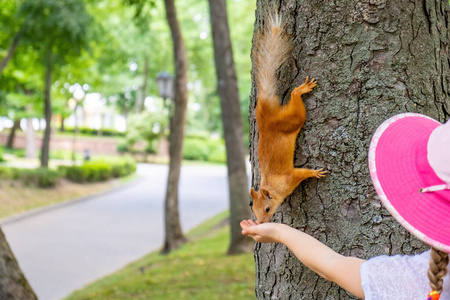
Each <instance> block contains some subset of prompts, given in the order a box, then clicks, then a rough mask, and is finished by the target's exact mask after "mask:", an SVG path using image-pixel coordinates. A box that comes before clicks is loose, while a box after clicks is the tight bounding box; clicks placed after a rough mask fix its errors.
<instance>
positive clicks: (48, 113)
mask: <svg viewBox="0 0 450 300" xmlns="http://www.w3.org/2000/svg"><path fill="white" fill-rule="evenodd" d="M50 56H51V54H50ZM49 61H50V62H48V63H47V67H46V70H45V91H44V117H45V130H44V139H43V140H42V148H41V167H43V168H48V158H49V151H50V134H51V122H52V104H51V98H50V90H51V85H52V72H53V63H52V62H51V59H50V60H49Z"/></svg>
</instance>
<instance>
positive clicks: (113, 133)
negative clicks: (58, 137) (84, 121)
mask: <svg viewBox="0 0 450 300" xmlns="http://www.w3.org/2000/svg"><path fill="white" fill-rule="evenodd" d="M74 130H75V128H73V127H66V128H64V132H69V133H70V132H71V133H73V132H74ZM99 131H100V132H101V135H102V136H122V137H123V136H125V132H120V131H117V130H115V129H109V128H103V129H94V128H89V127H79V128H78V132H79V133H82V134H87V135H94V136H98V135H99Z"/></svg>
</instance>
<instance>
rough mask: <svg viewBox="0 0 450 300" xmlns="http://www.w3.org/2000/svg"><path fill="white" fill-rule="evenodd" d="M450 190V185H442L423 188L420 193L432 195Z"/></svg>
mask: <svg viewBox="0 0 450 300" xmlns="http://www.w3.org/2000/svg"><path fill="white" fill-rule="evenodd" d="M445 190H450V184H440V185H433V186H429V187H426V188H421V189H420V193H421V194H423V193H432V192H437V191H445Z"/></svg>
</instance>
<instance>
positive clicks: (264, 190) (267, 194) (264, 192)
mask: <svg viewBox="0 0 450 300" xmlns="http://www.w3.org/2000/svg"><path fill="white" fill-rule="evenodd" d="M261 194H263V195H264V196H265V197H266V198H269V199H272V196H271V195H270V193H269V191H268V190H266V189H261Z"/></svg>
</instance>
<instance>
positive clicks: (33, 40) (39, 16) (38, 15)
mask: <svg viewBox="0 0 450 300" xmlns="http://www.w3.org/2000/svg"><path fill="white" fill-rule="evenodd" d="M19 15H22V16H24V17H25V18H27V19H29V21H28V22H26V23H25V24H24V28H23V39H24V43H27V44H29V45H31V46H32V47H33V49H34V50H35V51H36V52H37V53H39V56H40V59H41V61H42V63H43V65H44V67H45V74H44V82H45V84H44V117H45V122H46V126H45V131H44V139H43V142H42V149H41V166H42V167H48V159H49V157H48V156H49V144H50V133H51V118H52V106H51V93H50V92H51V86H52V75H53V72H54V69H55V67H57V66H58V67H59V66H61V65H64V64H66V63H67V62H68V61H69V60H70V59H71V58H73V57H77V56H79V55H80V53H81V51H82V50H83V49H85V48H87V47H88V36H87V31H88V29H89V25H90V24H91V22H92V17H91V16H90V15H89V14H88V12H87V11H86V8H85V5H84V2H83V1H82V0H66V1H64V2H62V1H59V0H39V1H34V0H29V1H25V2H24V3H23V4H22V5H21V7H20V9H19Z"/></svg>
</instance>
